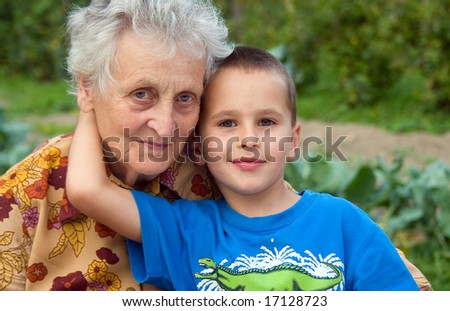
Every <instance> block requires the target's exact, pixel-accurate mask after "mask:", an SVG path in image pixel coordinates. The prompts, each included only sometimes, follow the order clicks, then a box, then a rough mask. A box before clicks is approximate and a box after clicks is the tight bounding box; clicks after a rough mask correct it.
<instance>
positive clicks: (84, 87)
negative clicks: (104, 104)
mask: <svg viewBox="0 0 450 311" xmlns="http://www.w3.org/2000/svg"><path fill="white" fill-rule="evenodd" d="M92 92H93V91H92V82H91V81H89V80H88V79H86V78H85V77H80V79H79V80H78V92H77V104H78V108H79V109H80V110H81V111H83V112H90V111H91V110H93V109H94V100H93V96H92Z"/></svg>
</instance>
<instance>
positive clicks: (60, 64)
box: [0, 0, 89, 80]
mask: <svg viewBox="0 0 450 311" xmlns="http://www.w3.org/2000/svg"><path fill="white" fill-rule="evenodd" d="M88 2H89V1H88V0H78V1H69V0H40V1H15V0H1V1H0V33H1V36H0V40H1V42H0V68H1V69H2V71H3V72H5V73H18V72H20V73H22V74H26V75H29V76H31V77H35V78H38V79H43V80H48V79H54V78H60V77H63V76H64V74H65V71H64V57H65V52H66V51H65V47H66V46H65V30H64V26H65V25H64V23H65V17H66V14H67V12H68V10H69V9H70V8H71V6H72V5H73V4H86V3H88Z"/></svg>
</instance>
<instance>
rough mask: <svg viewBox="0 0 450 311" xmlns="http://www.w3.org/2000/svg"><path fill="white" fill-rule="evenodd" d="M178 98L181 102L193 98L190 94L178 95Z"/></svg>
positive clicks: (186, 101)
mask: <svg viewBox="0 0 450 311" xmlns="http://www.w3.org/2000/svg"><path fill="white" fill-rule="evenodd" d="M178 100H179V101H180V102H182V103H189V102H191V101H192V100H193V98H192V96H191V95H187V94H185V95H180V96H178Z"/></svg>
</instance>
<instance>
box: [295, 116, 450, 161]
mask: <svg viewBox="0 0 450 311" xmlns="http://www.w3.org/2000/svg"><path fill="white" fill-rule="evenodd" d="M301 122H302V134H301V135H302V139H303V141H304V140H305V139H307V138H308V137H319V138H320V139H322V140H323V141H325V139H326V136H327V135H329V134H328V133H331V142H332V143H335V144H336V145H338V146H339V149H340V151H341V152H342V154H343V155H344V156H345V157H347V158H348V159H366V160H371V159H374V158H375V157H376V156H377V155H381V156H383V157H384V158H385V159H386V160H387V161H389V162H390V161H391V160H392V159H393V157H394V155H395V152H399V151H400V152H406V158H405V161H406V163H409V164H413V165H418V166H422V165H424V164H427V163H429V162H430V161H433V160H438V159H440V160H443V161H445V162H447V163H450V132H448V133H446V134H444V135H432V134H427V133H406V134H394V133H389V132H387V131H384V130H383V129H380V128H377V127H374V126H367V125H360V124H347V123H346V124H342V123H323V122H320V121H305V120H302V121H301ZM326 127H331V130H328V132H327V129H326ZM340 136H343V137H344V138H343V140H342V143H341V144H338V142H339V141H338V139H339V137H340ZM328 139H330V137H329V138H328Z"/></svg>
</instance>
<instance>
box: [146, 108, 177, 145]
mask: <svg viewBox="0 0 450 311" xmlns="http://www.w3.org/2000/svg"><path fill="white" fill-rule="evenodd" d="M153 108H154V109H150V111H149V114H150V115H149V120H148V122H147V126H148V127H150V128H152V129H153V130H154V131H155V132H156V133H157V134H158V136H160V137H169V136H172V135H173V133H174V130H175V128H176V122H175V120H174V114H173V104H172V103H167V102H166V103H158V104H157V105H156V106H155V107H153Z"/></svg>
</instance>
